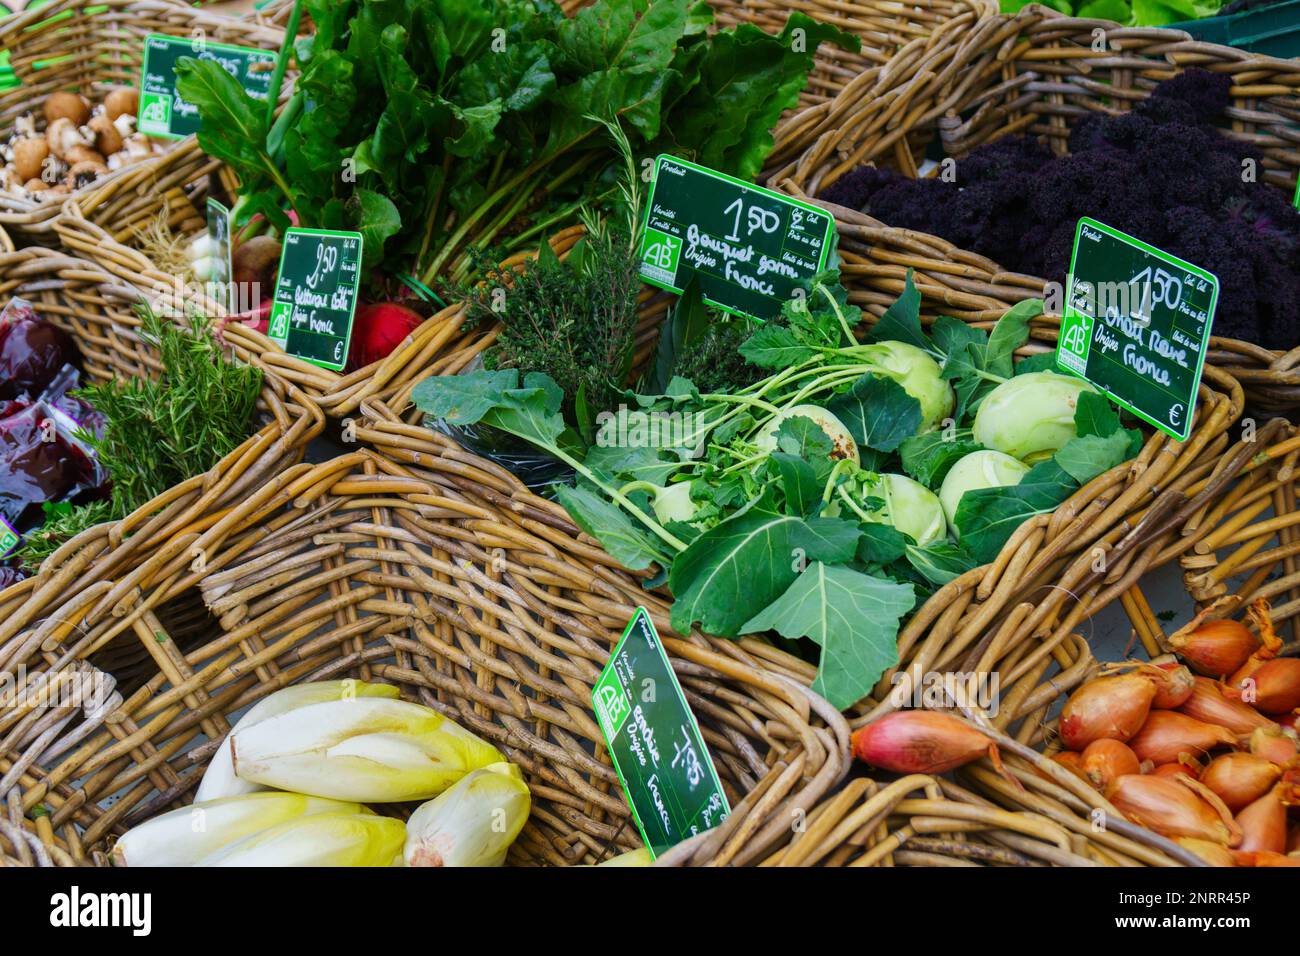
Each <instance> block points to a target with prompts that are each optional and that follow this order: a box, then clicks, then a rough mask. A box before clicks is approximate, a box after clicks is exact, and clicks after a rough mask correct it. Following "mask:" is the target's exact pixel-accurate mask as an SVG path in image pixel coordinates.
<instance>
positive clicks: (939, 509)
mask: <svg viewBox="0 0 1300 956" xmlns="http://www.w3.org/2000/svg"><path fill="white" fill-rule="evenodd" d="M864 493H865V495H866V496H867V497H869V498H880V499H883V500H884V502H885V505H884V507H883V508H881V509H880V510H879V511H875V512H872V513H871V518H872V520H874V521H878V522H881V523H883V524H889V525H893V526H894V527H895V528H897V529H898V530H899V531H901V532H903V534H905V535H907V536H908V537H910V538H911V539H912V540H913V541H915V542H916V543H917V544H919V545H921V546H922V547H924V546H926V545H928V544H933V543H934V542H936V541H938V540H939V539H940V538H942V537H943V536H944V534H945V533H946V529H945V525H944V512H943V506H942V505H941V504H940V503H939V498H938V496H937V495H936V494H935V493H934V492H933V491H931V490H930V489H929V488H927V487H925V485H923V484H921V483H920V482H919V481H913V480H912V479H911V478H908V477H907V476H906V475H891V474H886V475H880V476H878V477H877V478H876V480H875V481H874V482H872V483H871V484H870V485H869V486H867V488H866V489H864Z"/></svg>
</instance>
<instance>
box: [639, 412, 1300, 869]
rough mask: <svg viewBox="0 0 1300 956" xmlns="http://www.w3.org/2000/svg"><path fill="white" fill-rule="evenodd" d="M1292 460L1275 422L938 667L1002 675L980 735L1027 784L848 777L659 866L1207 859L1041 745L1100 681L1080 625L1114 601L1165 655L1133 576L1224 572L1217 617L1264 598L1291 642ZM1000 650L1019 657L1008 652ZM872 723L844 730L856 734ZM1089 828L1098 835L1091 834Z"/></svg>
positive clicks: (1298, 527) (1218, 579)
mask: <svg viewBox="0 0 1300 956" xmlns="http://www.w3.org/2000/svg"><path fill="white" fill-rule="evenodd" d="M1298 457H1300V432H1297V430H1296V429H1295V428H1294V427H1293V426H1290V425H1288V424H1287V423H1286V422H1284V421H1282V420H1280V419H1279V420H1275V421H1273V422H1272V423H1269V424H1268V425H1266V426H1265V427H1264V428H1263V429H1261V430H1260V431H1259V432H1258V434H1257V435H1255V436H1253V438H1252V440H1250V441H1241V442H1238V443H1236V444H1234V445H1233V446H1232V447H1230V448H1228V449H1227V450H1226V451H1225V452H1224V454H1223V455H1222V456H1219V457H1214V456H1206V458H1205V460H1204V461H1203V462H1201V463H1200V464H1198V465H1196V466H1195V467H1193V468H1192V469H1191V470H1190V471H1189V473H1188V475H1187V479H1188V480H1187V481H1185V482H1179V483H1178V484H1176V485H1172V486H1171V487H1170V488H1169V489H1168V490H1167V491H1165V492H1164V493H1163V494H1162V495H1161V496H1160V497H1159V498H1158V499H1157V500H1156V502H1155V504H1154V505H1153V506H1152V507H1151V508H1150V509H1149V510H1148V511H1147V513H1146V514H1145V515H1144V516H1143V518H1142V519H1141V520H1140V521H1139V522H1138V523H1137V524H1136V525H1135V526H1134V530H1133V532H1132V533H1130V534H1129V535H1126V536H1125V538H1124V539H1122V540H1121V541H1120V542H1119V544H1118V545H1117V546H1116V547H1115V548H1113V549H1110V550H1109V551H1107V552H1106V557H1107V558H1108V559H1109V561H1098V560H1096V557H1097V556H1095V555H1093V554H1090V553H1088V554H1082V555H1080V557H1079V558H1078V559H1077V560H1076V561H1075V562H1074V564H1073V565H1072V566H1071V568H1070V569H1068V570H1067V571H1066V572H1065V573H1064V574H1062V575H1061V577H1060V583H1059V584H1055V585H1053V586H1052V587H1051V588H1050V589H1048V593H1049V598H1051V597H1054V596H1055V595H1056V594H1058V593H1062V594H1066V595H1067V597H1066V601H1065V602H1064V603H1063V604H1062V603H1061V602H1059V601H1057V602H1055V606H1053V607H1049V608H1048V610H1047V611H1046V613H1044V610H1043V609H1044V607H1045V606H1046V602H1044V601H1043V600H1042V598H1041V597H1040V598H1039V599H1038V600H1036V601H1034V600H1030V601H1025V602H1022V603H1020V604H1018V605H1016V606H1015V607H1013V608H1011V609H1010V610H1009V611H1008V612H1006V613H1005V614H1004V615H1002V616H1001V618H1000V619H997V620H994V619H990V620H989V621H988V630H987V634H986V636H985V638H984V639H983V640H981V641H980V642H979V643H978V644H976V646H975V647H974V649H973V651H972V653H970V654H969V655H966V656H965V657H964V659H963V658H953V659H950V661H949V662H948V663H936V664H934V665H933V667H932V669H933V670H936V671H945V670H947V671H964V672H968V673H969V672H971V671H976V672H979V673H988V672H989V671H996V672H997V673H998V676H999V678H1000V688H1001V694H1000V701H999V706H998V709H997V711H996V713H995V714H994V716H993V717H992V719H991V720H990V721H987V722H983V723H981V724H979V726H982V727H983V729H984V730H985V731H986V732H987V733H988V734H990V735H991V736H992V737H993V738H994V739H995V740H997V742H998V743H999V746H1000V748H1001V750H1002V755H1003V760H1004V762H1005V764H1006V766H1007V768H1008V770H1009V771H1010V772H1011V773H1012V775H1013V776H1015V778H1016V779H1017V780H1019V781H1020V783H1021V785H1022V786H1023V788H1024V789H1023V790H1020V789H1017V788H1016V787H1015V786H1013V785H1012V784H1010V783H1009V782H1008V781H1007V780H1006V779H1005V778H1003V777H1002V776H1000V775H998V774H997V773H996V772H994V770H993V768H992V765H991V764H990V763H989V761H988V760H987V759H985V760H981V761H979V762H977V763H975V764H971V765H968V766H967V767H964V768H962V769H960V770H958V771H956V772H955V773H952V774H946V775H943V776H929V775H910V776H903V777H895V776H893V775H887V774H881V773H879V772H878V771H874V770H870V771H865V770H864V771H861V772H859V771H855V774H854V777H853V779H851V780H850V781H849V782H848V783H847V784H846V785H845V786H844V787H843V788H842V789H840V790H839V791H837V792H836V793H835V794H833V795H832V796H830V797H828V798H826V799H825V800H823V801H822V802H821V803H820V804H818V805H817V806H816V807H814V808H812V809H810V810H808V811H807V813H806V815H804V816H803V817H801V818H799V819H798V820H797V821H792V823H794V822H797V823H798V825H797V826H796V825H792V826H790V827H788V828H787V829H786V831H784V832H780V831H777V830H775V829H774V830H772V831H769V832H768V833H767V834H765V836H767V837H769V838H770V842H763V841H762V840H759V839H753V840H750V841H748V842H746V843H744V844H743V845H740V846H737V847H734V848H732V852H731V853H730V854H729V855H728V856H726V857H725V858H724V857H723V856H722V855H719V854H717V853H716V850H715V848H714V847H712V846H711V845H709V844H708V843H707V842H706V839H707V838H705V837H702V838H700V839H699V840H697V841H695V842H694V843H692V844H690V845H684V846H682V847H680V848H677V849H675V850H674V851H673V853H672V854H670V856H669V857H668V859H666V860H665V862H689V861H691V859H692V855H693V854H694V853H701V854H703V855H705V856H706V857H707V858H708V859H709V860H710V862H712V863H713V864H715V865H716V864H717V863H720V862H729V863H733V864H736V865H750V864H756V865H759V866H812V865H820V866H908V865H913V866H978V865H991V866H1029V865H1041V864H1042V863H1050V864H1055V865H1070V866H1093V865H1124V866H1131V865H1148V866H1170V865H1192V866H1197V865H1202V864H1201V861H1200V860H1199V859H1198V858H1196V857H1195V856H1193V855H1191V854H1190V853H1188V852H1187V851H1185V850H1184V849H1182V848H1181V847H1179V846H1177V845H1176V844H1173V843H1171V842H1170V841H1169V840H1167V839H1164V838H1162V837H1160V836H1159V835H1157V834H1155V833H1152V832H1151V831H1148V830H1146V829H1144V828H1142V827H1139V826H1135V825H1134V824H1132V823H1129V822H1128V821H1126V820H1125V819H1124V817H1123V815H1122V814H1120V813H1119V812H1118V811H1116V810H1115V808H1114V807H1113V806H1111V805H1110V804H1109V803H1108V801H1106V800H1105V799H1104V798H1103V797H1102V796H1101V794H1099V793H1097V792H1096V791H1094V790H1093V789H1092V788H1091V787H1089V786H1087V785H1086V784H1084V783H1083V782H1082V781H1080V780H1079V779H1078V778H1075V777H1073V775H1072V774H1070V773H1068V772H1065V771H1063V770H1062V769H1061V768H1059V767H1054V766H1052V765H1051V762H1050V761H1046V760H1044V758H1043V754H1042V753H1040V752H1039V751H1042V750H1044V749H1046V750H1047V752H1048V753H1050V752H1052V751H1054V750H1056V749H1059V744H1054V743H1053V741H1054V739H1055V732H1056V731H1055V720H1054V719H1051V712H1052V711H1054V710H1055V708H1056V706H1058V705H1059V704H1060V703H1061V702H1062V701H1063V700H1064V698H1065V696H1067V695H1068V693H1069V692H1070V691H1072V690H1073V689H1074V688H1076V687H1077V686H1078V685H1079V684H1081V683H1082V682H1083V681H1085V680H1087V679H1088V678H1090V677H1091V676H1093V675H1094V674H1095V673H1096V668H1097V662H1096V661H1095V660H1094V658H1093V655H1092V652H1091V649H1090V647H1089V645H1088V642H1087V640H1086V638H1085V637H1084V635H1083V634H1081V633H1079V631H1080V630H1086V628H1084V627H1083V625H1084V623H1085V622H1086V620H1087V619H1088V618H1089V617H1091V616H1092V615H1094V614H1096V613H1098V612H1099V611H1101V610H1102V609H1103V608H1105V607H1106V606H1107V605H1108V604H1110V603H1111V602H1113V601H1120V602H1121V604H1122V606H1123V608H1124V610H1125V611H1126V612H1127V613H1128V615H1129V618H1130V619H1131V621H1132V623H1133V627H1134V633H1135V635H1136V636H1135V641H1136V640H1140V641H1141V644H1142V646H1143V647H1144V649H1145V650H1146V652H1147V654H1148V655H1149V656H1155V655H1157V654H1159V653H1161V652H1162V648H1161V646H1160V643H1159V641H1160V639H1161V637H1162V633H1161V631H1160V624H1159V622H1158V621H1157V619H1156V617H1155V616H1154V614H1153V613H1152V611H1151V608H1150V605H1149V604H1148V603H1147V601H1146V599H1145V597H1144V596H1143V589H1142V584H1141V576H1142V575H1143V574H1145V573H1146V572H1147V571H1150V570H1152V569H1155V568H1158V567H1161V566H1163V565H1166V564H1169V563H1170V562H1172V561H1174V560H1175V559H1178V558H1180V557H1181V560H1182V563H1183V566H1184V568H1185V569H1186V577H1187V583H1188V588H1189V593H1190V594H1191V595H1193V596H1200V597H1202V598H1204V599H1207V600H1208V599H1211V598H1213V597H1218V596H1219V595H1220V594H1222V593H1223V580H1224V579H1226V577H1228V576H1232V575H1239V576H1241V575H1249V580H1248V582H1247V583H1246V584H1244V585H1242V586H1241V587H1240V589H1239V590H1238V591H1237V592H1236V593H1237V595H1238V601H1237V602H1236V603H1235V604H1231V605H1227V606H1225V607H1224V609H1223V612H1222V613H1225V614H1226V613H1231V612H1232V611H1234V609H1238V608H1240V606H1241V605H1242V604H1244V603H1245V602H1246V601H1248V600H1251V599H1253V598H1256V597H1264V598H1267V599H1269V600H1270V601H1272V602H1273V607H1274V618H1275V620H1276V621H1277V622H1278V624H1279V625H1282V624H1284V623H1285V622H1288V621H1290V622H1291V627H1292V630H1293V635H1292V647H1293V648H1294V646H1295V644H1294V639H1295V638H1294V630H1295V628H1296V625H1297V624H1298V623H1300V569H1298V568H1297V562H1296V556H1297V554H1300V512H1297V511H1296V507H1295V501H1296V492H1297V484H1300V472H1297V471H1296V464H1297V458H1298ZM1270 506H1271V509H1272V512H1271V513H1269V508H1270ZM1107 568H1109V569H1110V570H1106V569H1107ZM1097 585H1102V586H1101V587H1098V586H1097ZM1036 621H1037V622H1039V623H1035V622H1036ZM939 629H940V628H939V626H938V625H937V626H936V631H938V630H939ZM1279 633H1281V627H1280V628H1279ZM999 645H1001V646H1002V647H1008V646H1009V647H1013V648H1018V653H1017V652H1012V653H1007V654H1004V653H1002V651H1000V650H999V649H998V647H999ZM1044 651H1046V654H1044ZM999 658H1000V660H999ZM889 709H892V708H890V707H888V706H882V707H879V708H877V711H878V712H879V713H884V712H885V711H886V710H889ZM877 715H878V714H877V713H873V714H871V715H867V716H865V717H859V718H856V719H854V720H852V721H851V723H852V724H853V725H854V726H861V725H862V724H863V723H865V722H867V719H869V718H872V717H875V716H877ZM859 766H860V765H859ZM860 774H861V775H860ZM868 774H869V775H868ZM1049 777H1050V779H1049ZM1098 811H1100V812H1101V814H1104V816H1100V815H1099V814H1098ZM1098 819H1104V821H1105V826H1104V827H1102V828H1098V827H1097V826H1096V825H1095V824H1096V822H1097V820H1098Z"/></svg>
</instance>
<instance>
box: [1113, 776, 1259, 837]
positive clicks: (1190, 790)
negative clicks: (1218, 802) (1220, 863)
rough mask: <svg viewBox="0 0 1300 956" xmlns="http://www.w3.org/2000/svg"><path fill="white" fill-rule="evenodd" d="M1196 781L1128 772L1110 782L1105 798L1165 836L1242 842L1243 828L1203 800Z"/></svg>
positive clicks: (1140, 823)
mask: <svg viewBox="0 0 1300 956" xmlns="http://www.w3.org/2000/svg"><path fill="white" fill-rule="evenodd" d="M1195 783H1196V782H1195V781H1194V780H1188V779H1187V778H1185V777H1173V778H1169V777H1156V776H1152V775H1151V774H1125V775H1124V776H1122V777H1120V778H1119V779H1117V780H1116V781H1115V782H1114V783H1112V784H1111V786H1110V788H1109V789H1108V790H1107V791H1106V799H1108V800H1109V801H1110V802H1111V803H1113V804H1114V805H1115V808H1116V809H1117V810H1119V811H1120V812H1121V813H1123V814H1124V815H1125V816H1126V817H1128V818H1129V819H1130V820H1132V821H1133V822H1134V823H1137V824H1139V825H1140V826H1144V827H1146V828H1147V829H1148V830H1154V831H1155V832H1156V833H1159V834H1162V835H1163V836H1167V837H1170V838H1177V837H1193V838H1195V839H1198V840H1208V841H1209V842H1211V843H1218V844H1221V845H1226V846H1236V845H1237V844H1239V843H1240V842H1241V829H1240V828H1239V827H1238V826H1237V825H1236V824H1235V823H1234V822H1233V820H1232V818H1231V817H1230V816H1228V817H1226V818H1225V815H1224V814H1223V813H1221V812H1220V811H1218V810H1216V809H1215V807H1214V806H1213V804H1211V803H1210V802H1209V801H1207V800H1205V799H1203V798H1202V796H1201V795H1200V794H1199V793H1198V792H1197V791H1196V790H1195V789H1194V785H1195Z"/></svg>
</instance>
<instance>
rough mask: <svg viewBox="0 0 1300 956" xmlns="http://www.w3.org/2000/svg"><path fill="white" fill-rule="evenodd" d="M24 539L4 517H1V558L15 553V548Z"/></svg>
mask: <svg viewBox="0 0 1300 956" xmlns="http://www.w3.org/2000/svg"><path fill="white" fill-rule="evenodd" d="M22 540H23V536H22V535H20V534H19V533H18V532H17V531H15V530H14V526H13V525H11V524H10V523H9V522H8V521H6V520H5V519H4V518H0V558H7V557H9V555H11V554H13V553H14V549H16V548H17V547H18V544H19V543H20V542H21V541H22Z"/></svg>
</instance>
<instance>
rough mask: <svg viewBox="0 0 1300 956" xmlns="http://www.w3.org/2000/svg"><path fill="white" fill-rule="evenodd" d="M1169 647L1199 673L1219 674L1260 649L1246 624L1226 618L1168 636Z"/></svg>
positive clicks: (1256, 639)
mask: <svg viewBox="0 0 1300 956" xmlns="http://www.w3.org/2000/svg"><path fill="white" fill-rule="evenodd" d="M1193 623H1196V622H1193ZM1169 646H1170V647H1172V648H1173V649H1174V650H1175V651H1177V652H1178V656H1179V657H1181V658H1182V659H1183V660H1184V661H1186V662H1187V663H1188V664H1189V665H1190V666H1191V668H1192V670H1194V671H1196V672H1197V673H1198V674H1205V675H1208V676H1210V677H1222V676H1223V675H1224V674H1231V673H1232V672H1233V671H1235V670H1237V668H1239V667H1241V666H1242V665H1243V664H1245V663H1246V661H1247V659H1248V658H1249V657H1250V655H1251V654H1252V653H1254V652H1255V651H1256V650H1257V649H1258V648H1259V638H1257V637H1256V636H1255V635H1254V634H1252V633H1250V630H1249V629H1248V628H1247V627H1246V625H1245V624H1242V623H1241V622H1240V621H1233V620H1231V619H1228V620H1222V621H1206V622H1205V623H1204V624H1200V625H1198V626H1196V627H1195V628H1193V629H1191V630H1188V629H1186V628H1184V629H1183V630H1182V631H1179V632H1178V633H1176V634H1173V635H1171V636H1170V638H1169Z"/></svg>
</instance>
